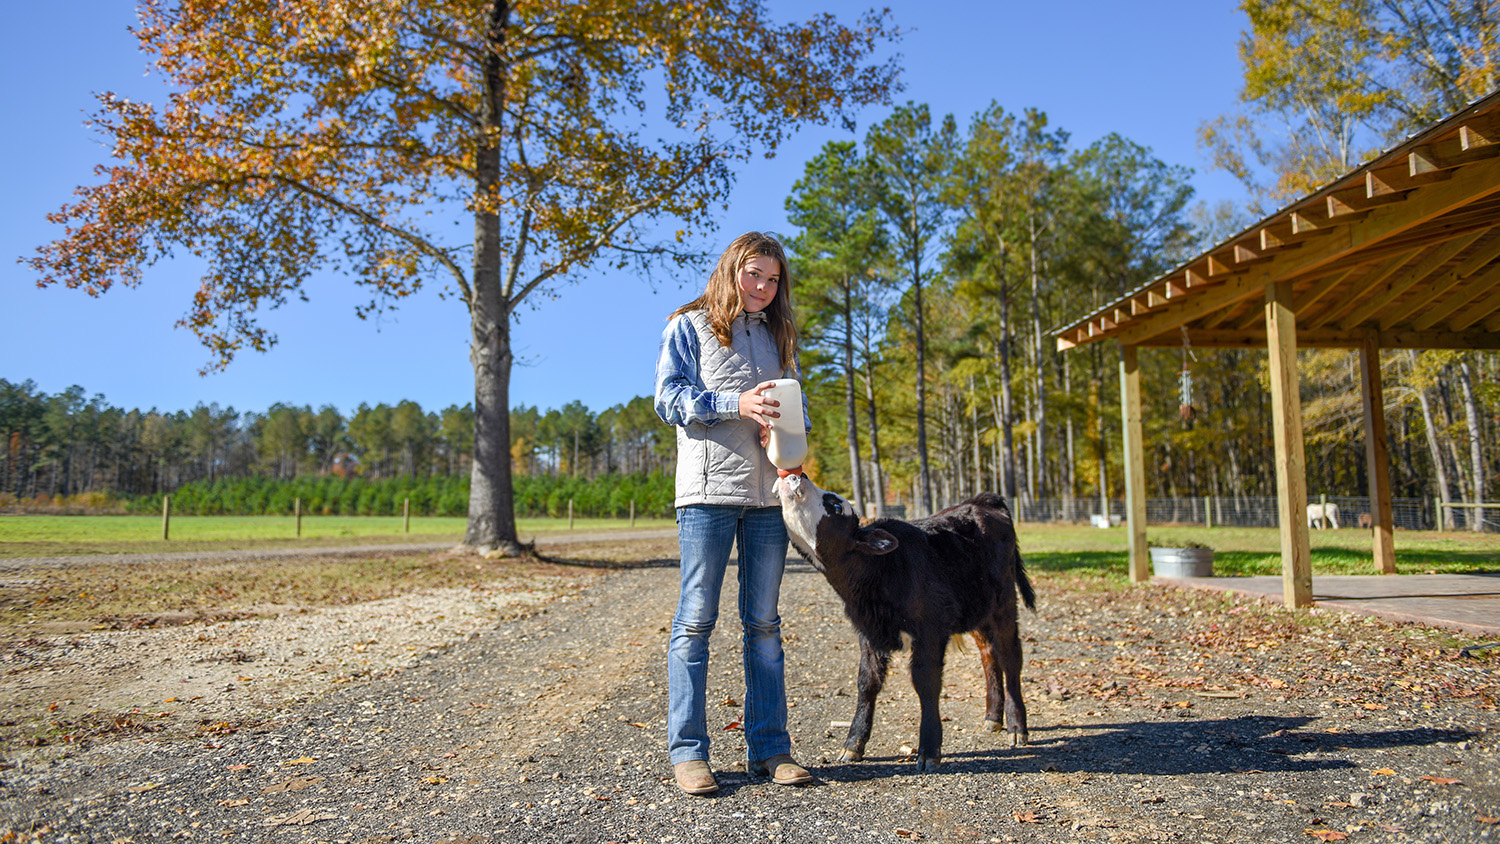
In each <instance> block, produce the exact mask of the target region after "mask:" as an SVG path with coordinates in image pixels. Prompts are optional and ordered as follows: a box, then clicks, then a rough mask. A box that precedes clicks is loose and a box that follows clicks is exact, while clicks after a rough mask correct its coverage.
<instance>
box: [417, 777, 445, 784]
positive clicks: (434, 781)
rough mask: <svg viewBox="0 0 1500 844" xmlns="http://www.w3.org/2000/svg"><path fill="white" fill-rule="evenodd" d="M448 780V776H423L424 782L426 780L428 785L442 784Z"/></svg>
mask: <svg viewBox="0 0 1500 844" xmlns="http://www.w3.org/2000/svg"><path fill="white" fill-rule="evenodd" d="M447 781H448V778H447V777H423V778H422V782H425V783H427V784H428V785H442V784H443V783H445V782H447Z"/></svg>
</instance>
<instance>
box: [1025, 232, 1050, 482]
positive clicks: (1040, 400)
mask: <svg viewBox="0 0 1500 844" xmlns="http://www.w3.org/2000/svg"><path fill="white" fill-rule="evenodd" d="M1030 241H1031V243H1030V255H1029V258H1030V262H1031V331H1032V349H1033V352H1032V354H1033V356H1034V357H1035V358H1036V365H1035V367H1034V369H1033V389H1034V390H1035V391H1036V437H1035V444H1036V445H1035V451H1036V462H1037V468H1036V497H1037V499H1038V500H1040V499H1043V498H1046V497H1047V495H1048V492H1049V490H1048V488H1047V463H1046V459H1047V458H1046V449H1047V367H1046V360H1047V344H1046V332H1045V330H1044V329H1043V328H1042V302H1041V294H1040V292H1039V289H1040V286H1041V270H1040V268H1039V267H1038V260H1039V259H1038V258H1037V251H1036V246H1037V221H1036V215H1035V214H1033V215H1032V216H1031V220H1030Z"/></svg>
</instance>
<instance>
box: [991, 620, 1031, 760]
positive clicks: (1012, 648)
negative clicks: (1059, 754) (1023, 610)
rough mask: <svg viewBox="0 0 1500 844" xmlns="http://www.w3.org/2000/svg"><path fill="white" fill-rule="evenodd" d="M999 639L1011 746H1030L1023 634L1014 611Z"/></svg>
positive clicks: (1000, 662)
mask: <svg viewBox="0 0 1500 844" xmlns="http://www.w3.org/2000/svg"><path fill="white" fill-rule="evenodd" d="M1005 622H1006V623H1005V624H1004V626H1003V627H1001V628H1000V629H1001V631H1002V632H1001V633H1000V635H999V636H998V637H997V639H998V642H999V645H1000V654H999V658H998V662H999V668H1000V670H1001V671H1002V672H1004V674H1005V724H1006V726H1007V727H1008V728H1009V729H1010V744H1011V746H1012V747H1015V746H1016V745H1018V744H1029V743H1030V740H1031V739H1030V736H1028V735H1027V733H1026V704H1025V703H1023V702H1022V701H1021V634H1020V632H1019V631H1018V630H1017V629H1016V614H1015V610H1014V609H1012V610H1011V612H1010V613H1008V614H1007V618H1006V619H1005Z"/></svg>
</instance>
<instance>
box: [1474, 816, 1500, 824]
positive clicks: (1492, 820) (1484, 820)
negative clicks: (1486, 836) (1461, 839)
mask: <svg viewBox="0 0 1500 844" xmlns="http://www.w3.org/2000/svg"><path fill="white" fill-rule="evenodd" d="M1474 820H1476V821H1479V822H1480V823H1488V824H1497V823H1500V818H1492V817H1490V816H1489V815H1475V816H1474Z"/></svg>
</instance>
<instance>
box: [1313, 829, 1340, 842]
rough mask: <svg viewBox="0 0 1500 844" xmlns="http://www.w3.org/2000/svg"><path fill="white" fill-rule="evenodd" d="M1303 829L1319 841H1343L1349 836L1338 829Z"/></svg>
mask: <svg viewBox="0 0 1500 844" xmlns="http://www.w3.org/2000/svg"><path fill="white" fill-rule="evenodd" d="M1302 831H1303V832H1305V833H1307V834H1308V835H1311V836H1312V837H1314V838H1316V839H1318V840H1319V841H1343V840H1345V839H1347V838H1348V837H1349V836H1348V835H1345V834H1344V833H1342V832H1339V831H1338V830H1336V829H1304V830H1302Z"/></svg>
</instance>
